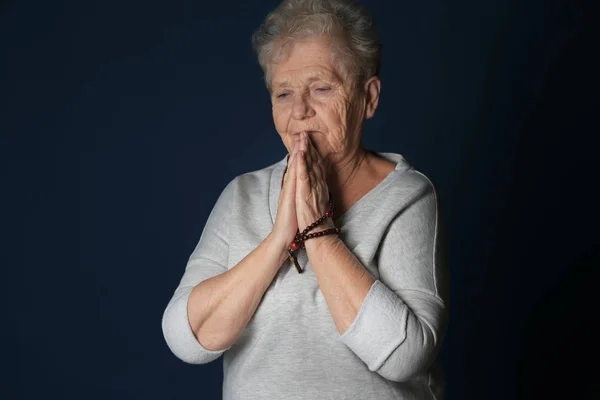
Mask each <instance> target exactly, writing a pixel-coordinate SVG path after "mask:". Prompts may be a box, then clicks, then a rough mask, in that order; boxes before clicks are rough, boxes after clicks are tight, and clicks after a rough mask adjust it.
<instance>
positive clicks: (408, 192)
mask: <svg viewBox="0 0 600 400" xmlns="http://www.w3.org/2000/svg"><path fill="white" fill-rule="evenodd" d="M382 156H383V157H384V158H386V159H388V160H390V161H393V162H395V163H396V168H395V169H394V170H393V171H392V172H390V176H389V179H388V184H387V185H386V187H385V190H384V191H383V193H382V195H383V196H382V197H383V198H384V199H385V201H386V202H392V203H398V202H401V203H405V204H406V205H408V204H412V203H415V202H417V201H418V200H422V199H424V198H430V199H432V200H433V201H434V203H437V201H438V199H437V197H438V195H437V190H436V187H435V185H434V183H433V182H432V181H431V179H430V178H429V177H428V176H427V175H425V174H424V173H423V172H421V171H419V170H418V169H417V168H415V166H413V165H412V164H410V163H409V162H408V161H407V160H406V159H405V158H404V157H403V156H402V155H400V154H395V153H382Z"/></svg>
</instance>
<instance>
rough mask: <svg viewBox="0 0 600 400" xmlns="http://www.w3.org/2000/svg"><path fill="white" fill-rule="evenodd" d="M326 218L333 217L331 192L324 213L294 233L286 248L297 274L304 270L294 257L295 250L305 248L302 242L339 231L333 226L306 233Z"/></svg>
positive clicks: (339, 230) (335, 233)
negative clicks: (294, 235)
mask: <svg viewBox="0 0 600 400" xmlns="http://www.w3.org/2000/svg"><path fill="white" fill-rule="evenodd" d="M327 218H333V200H332V197H331V193H329V208H328V210H327V211H326V212H325V214H323V216H322V217H321V218H319V219H318V220H316V221H315V222H313V223H312V224H310V225H309V226H307V227H306V228H305V229H304V230H303V231H302V232H298V233H296V237H295V238H294V240H293V241H292V243H291V244H290V248H289V249H288V254H289V255H290V261H291V262H292V263H294V266H295V267H296V271H298V273H299V274H301V273H302V272H304V270H303V269H302V268H301V267H300V264H299V263H298V258H297V257H296V252H297V251H299V250H302V249H304V248H305V246H304V242H305V241H306V240H308V239H312V238H315V237H320V236H325V235H337V234H339V233H340V232H341V229H340V228H338V227H335V228H329V229H325V230H323V231H320V232H315V233H308V232H310V231H311V230H312V229H314V228H315V227H317V226H318V225H321V224H322V223H323V222H325V220H326V219H327Z"/></svg>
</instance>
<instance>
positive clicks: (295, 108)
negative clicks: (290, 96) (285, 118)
mask: <svg viewBox="0 0 600 400" xmlns="http://www.w3.org/2000/svg"><path fill="white" fill-rule="evenodd" d="M314 114H315V110H314V109H313V108H312V107H311V106H310V103H309V101H308V99H307V98H306V97H305V96H303V95H301V94H298V95H297V96H295V98H294V104H293V105H292V117H293V118H294V119H297V120H302V119H304V118H310V117H312V116H314Z"/></svg>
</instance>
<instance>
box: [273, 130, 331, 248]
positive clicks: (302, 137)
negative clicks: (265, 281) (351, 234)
mask: <svg viewBox="0 0 600 400" xmlns="http://www.w3.org/2000/svg"><path fill="white" fill-rule="evenodd" d="M326 178H327V171H326V167H325V163H324V162H323V159H322V158H321V156H320V154H319V152H318V151H317V149H316V148H315V146H314V145H313V144H312V142H311V140H310V138H309V137H308V135H307V134H306V133H305V132H302V133H300V134H299V135H298V137H297V138H296V140H295V142H294V149H293V151H292V154H291V155H290V157H289V159H288V167H287V171H286V173H285V177H284V180H283V185H282V188H281V194H280V195H279V205H278V211H277V218H276V220H275V227H274V232H275V233H276V234H277V235H278V236H279V237H280V238H281V239H282V240H284V243H286V244H289V243H291V242H292V240H294V236H295V235H296V232H297V230H298V229H299V230H300V231H302V230H303V229H304V228H306V227H307V226H308V225H310V224H312V223H313V222H315V221H316V220H317V219H319V218H320V217H321V216H323V214H325V212H326V211H327V208H328V206H329V189H328V186H327V181H326ZM333 226H334V225H333V222H332V221H331V219H329V218H328V219H327V220H325V222H324V223H323V224H322V225H319V227H318V228H315V231H320V230H323V229H326V228H331V227H333Z"/></svg>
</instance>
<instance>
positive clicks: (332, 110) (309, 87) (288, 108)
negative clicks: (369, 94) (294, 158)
mask: <svg viewBox="0 0 600 400" xmlns="http://www.w3.org/2000/svg"><path fill="white" fill-rule="evenodd" d="M290 46H291V47H290V49H289V50H288V52H287V57H286V58H285V59H284V60H282V61H281V62H279V63H276V64H273V65H272V67H271V68H272V69H271V77H272V78H271V79H272V80H271V102H272V106H273V120H274V122H275V128H276V129H277V132H278V133H279V135H280V136H281V139H282V141H283V143H284V145H285V147H286V148H287V149H288V151H289V152H290V153H291V152H292V150H293V147H294V136H295V135H298V134H299V133H300V132H302V131H306V132H307V134H308V136H309V138H310V139H311V141H312V143H313V144H314V145H315V147H316V148H317V150H318V151H319V154H320V155H321V157H323V158H325V159H327V160H328V161H333V162H335V161H336V160H337V159H341V158H343V157H344V156H345V155H347V154H350V153H351V152H353V151H354V150H355V149H356V148H357V147H358V145H359V144H360V136H361V131H362V121H363V119H364V114H365V113H364V110H365V102H364V99H363V98H362V96H360V95H359V92H358V90H355V89H354V88H353V85H352V83H351V82H348V81H347V80H346V81H344V78H343V77H342V76H341V75H340V73H339V72H338V71H337V70H336V68H335V65H334V63H333V61H332V59H331V50H330V46H329V44H328V42H327V40H326V39H325V38H309V39H305V40H302V41H296V42H294V43H293V44H292V45H290Z"/></svg>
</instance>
